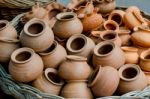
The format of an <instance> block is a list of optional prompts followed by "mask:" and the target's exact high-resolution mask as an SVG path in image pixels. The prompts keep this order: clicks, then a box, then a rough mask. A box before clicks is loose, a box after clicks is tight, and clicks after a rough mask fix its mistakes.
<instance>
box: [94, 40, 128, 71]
mask: <svg viewBox="0 0 150 99" xmlns="http://www.w3.org/2000/svg"><path fill="white" fill-rule="evenodd" d="M114 57H115V58H114ZM124 63H125V56H124V53H123V51H122V50H121V48H120V47H119V46H117V45H115V44H114V43H113V42H109V41H103V42H101V43H99V44H97V45H96V47H95V48H94V54H93V66H94V67H95V68H96V67H97V66H99V65H102V66H112V67H114V68H117V69H118V68H119V67H120V66H122V65H123V64H124Z"/></svg>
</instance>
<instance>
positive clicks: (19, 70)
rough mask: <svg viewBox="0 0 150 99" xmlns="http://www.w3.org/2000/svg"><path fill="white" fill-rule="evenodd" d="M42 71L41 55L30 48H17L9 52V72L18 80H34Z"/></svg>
mask: <svg viewBox="0 0 150 99" xmlns="http://www.w3.org/2000/svg"><path fill="white" fill-rule="evenodd" d="M42 71H43V61H42V59H41V57H40V56H39V55H38V54H36V53H35V52H34V50H32V49H30V48H25V47H24V48H19V49H17V50H15V51H14V52H13V53H12V54H11V60H10V63H9V73H10V74H11V75H12V77H13V78H14V79H15V80H17V81H19V82H25V83H26V82H30V81H33V80H35V79H36V78H37V77H39V76H40V74H41V73H42Z"/></svg>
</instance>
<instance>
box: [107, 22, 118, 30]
mask: <svg viewBox="0 0 150 99" xmlns="http://www.w3.org/2000/svg"><path fill="white" fill-rule="evenodd" d="M106 29H107V30H116V29H117V27H116V26H115V25H114V24H112V23H107V24H106Z"/></svg>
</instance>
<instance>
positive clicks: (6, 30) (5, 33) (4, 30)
mask: <svg viewBox="0 0 150 99" xmlns="http://www.w3.org/2000/svg"><path fill="white" fill-rule="evenodd" d="M0 37H7V38H10V39H11V38H12V39H16V38H17V31H16V29H15V28H14V27H13V26H12V25H11V24H10V23H9V22H8V21H7V20H0Z"/></svg>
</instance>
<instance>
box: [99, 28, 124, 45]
mask: <svg viewBox="0 0 150 99" xmlns="http://www.w3.org/2000/svg"><path fill="white" fill-rule="evenodd" d="M101 41H111V42H114V43H115V44H116V45H118V46H121V44H122V42H121V39H120V38H119V36H118V33H117V32H115V31H112V30H106V31H103V32H102V33H100V38H99V41H97V42H101Z"/></svg>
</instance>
